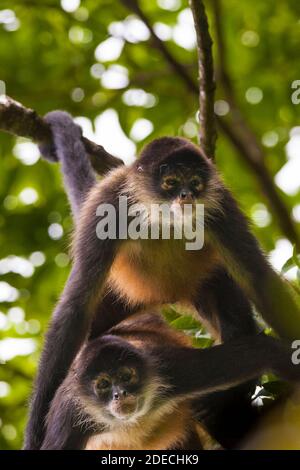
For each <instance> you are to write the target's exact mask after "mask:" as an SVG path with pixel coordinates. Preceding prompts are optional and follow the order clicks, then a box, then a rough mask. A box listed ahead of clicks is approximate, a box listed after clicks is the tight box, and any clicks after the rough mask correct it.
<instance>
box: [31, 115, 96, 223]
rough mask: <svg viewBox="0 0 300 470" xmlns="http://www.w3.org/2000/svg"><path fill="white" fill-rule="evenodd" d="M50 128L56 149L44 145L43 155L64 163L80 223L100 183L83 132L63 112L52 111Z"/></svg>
mask: <svg viewBox="0 0 300 470" xmlns="http://www.w3.org/2000/svg"><path fill="white" fill-rule="evenodd" d="M45 121H46V122H47V123H48V124H49V125H50V128H51V131H52V136H53V144H54V148H51V147H49V145H45V144H42V145H40V151H41V153H42V155H43V156H44V157H45V158H47V159H48V160H52V161H53V160H54V156H55V157H56V158H57V159H58V160H59V161H60V163H61V169H62V173H63V176H64V185H65V188H66V191H67V195H68V199H69V201H70V204H71V208H72V212H73V216H74V218H75V219H76V218H77V216H78V213H79V209H80V207H81V204H82V202H83V201H84V200H85V199H86V196H87V194H88V192H89V191H90V189H91V188H92V187H93V186H94V185H95V183H96V177H95V174H94V171H93V169H92V166H91V163H90V160H89V159H88V158H87V155H86V152H85V148H84V145H83V143H82V140H81V137H82V131H81V128H80V127H79V126H78V125H77V124H75V123H74V121H73V119H72V117H71V116H70V115H69V114H68V113H66V112H63V111H52V112H51V113H48V114H47V115H46V116H45Z"/></svg>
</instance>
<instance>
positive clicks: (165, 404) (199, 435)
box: [42, 313, 300, 450]
mask: <svg viewBox="0 0 300 470" xmlns="http://www.w3.org/2000/svg"><path fill="white" fill-rule="evenodd" d="M137 315H138V316H137ZM237 358H238V360H237ZM194 369H197V374H195V373H193V370H194ZM266 371H273V372H275V373H278V374H279V375H281V374H283V377H284V378H287V379H292V380H293V379H295V378H297V377H296V375H295V372H296V369H295V368H294V367H293V365H292V362H291V360H290V350H289V348H288V347H286V346H285V345H284V344H283V343H282V342H281V341H279V340H276V339H274V338H271V337H267V336H265V335H256V336H254V337H253V336H250V337H249V336H246V337H243V338H240V339H237V340H233V341H232V342H229V343H226V344H223V345H219V346H215V347H212V348H210V349H202V350H201V349H195V348H192V347H191V340H190V339H189V338H188V337H187V336H186V335H185V334H183V333H179V332H177V331H175V330H173V329H172V328H171V327H169V326H168V325H167V324H166V323H165V322H164V321H163V320H162V318H161V317H160V316H158V315H157V314H154V313H141V314H136V315H134V316H133V317H131V318H130V319H128V320H124V321H123V322H121V323H119V325H117V326H115V327H113V328H111V329H110V330H109V331H108V332H106V333H105V335H103V336H101V337H99V338H96V339H93V340H91V341H88V342H87V343H86V344H85V345H84V346H83V347H82V348H81V350H80V352H79V353H78V355H77V357H76V358H75V360H74V361H73V363H72V365H71V367H70V370H69V372H68V374H67V376H66V378H65V379H64V381H63V382H62V384H61V385H60V386H59V388H58V389H57V391H56V394H55V396H54V399H53V401H52V403H51V406H50V410H49V413H48V416H47V420H46V434H45V439H44V442H43V445H42V450H46V449H48V450H53V449H55V450H66V449H87V450H158V449H160V450H171V449H172V450H174V449H176V450H188V449H194V450H195V449H202V448H205V447H206V448H208V446H209V445H211V444H210V438H209V436H208V435H207V434H206V430H205V429H203V428H202V427H201V426H200V425H199V423H198V422H197V421H196V420H195V418H194V410H193V399H195V397H198V396H200V397H201V395H203V394H207V393H209V392H211V391H213V390H220V389H226V388H227V387H229V386H231V385H232V384H237V383H241V382H244V381H245V380H248V379H251V378H253V377H256V376H257V375H259V374H261V373H262V372H266ZM297 375H298V378H299V377H300V371H299V370H298V372H297Z"/></svg>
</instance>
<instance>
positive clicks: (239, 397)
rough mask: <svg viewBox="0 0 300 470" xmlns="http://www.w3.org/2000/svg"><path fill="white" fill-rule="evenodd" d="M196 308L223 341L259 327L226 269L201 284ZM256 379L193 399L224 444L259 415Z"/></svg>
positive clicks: (234, 441) (241, 433) (200, 416)
mask: <svg viewBox="0 0 300 470" xmlns="http://www.w3.org/2000/svg"><path fill="white" fill-rule="evenodd" d="M196 308H197V310H198V312H199V313H200V316H201V317H202V319H203V318H204V322H208V323H209V324H211V325H212V327H213V330H215V331H216V332H217V334H218V337H219V339H220V340H221V341H222V342H228V341H229V342H230V340H232V339H234V338H240V337H241V336H245V335H246V336H248V335H251V334H253V335H254V334H256V333H257V331H258V327H257V324H256V322H255V320H254V318H253V312H252V308H251V305H250V303H249V301H248V299H247V298H246V297H245V295H244V293H243V292H242V290H241V289H240V288H239V286H238V285H237V284H236V283H235V281H234V280H233V279H232V278H231V277H230V275H229V274H228V273H227V272H226V271H225V269H220V270H218V271H217V272H216V273H215V275H214V276H213V277H212V278H211V279H209V280H208V281H207V282H206V283H205V284H204V286H202V289H201V291H200V292H199V295H198V298H197V300H196ZM256 382H257V380H251V381H248V382H246V383H244V384H242V385H238V386H234V387H232V388H230V389H228V390H224V391H221V392H214V393H211V394H208V395H207V396H205V397H203V398H201V399H198V400H196V401H195V409H196V413H197V417H198V419H199V421H201V422H202V423H204V424H205V425H206V427H207V429H208V430H209V432H210V433H211V434H212V435H213V437H214V438H215V439H216V440H217V441H218V442H220V444H222V446H223V447H225V448H232V447H234V446H235V445H236V444H237V442H239V441H240V439H241V438H242V437H243V436H244V435H245V434H247V433H248V431H249V429H251V427H252V426H253V425H254V423H255V421H256V419H257V417H258V416H257V409H255V408H254V407H253V406H252V405H251V396H252V394H253V392H254V389H255V384H256Z"/></svg>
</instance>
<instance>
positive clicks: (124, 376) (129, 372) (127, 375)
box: [119, 367, 137, 383]
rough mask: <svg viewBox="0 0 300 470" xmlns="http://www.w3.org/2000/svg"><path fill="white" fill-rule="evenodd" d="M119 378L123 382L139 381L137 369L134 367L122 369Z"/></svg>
mask: <svg viewBox="0 0 300 470" xmlns="http://www.w3.org/2000/svg"><path fill="white" fill-rule="evenodd" d="M119 378H120V380H121V381H122V382H123V383H132V382H136V381H137V371H136V369H133V368H132V367H124V368H123V369H121V370H120V373H119Z"/></svg>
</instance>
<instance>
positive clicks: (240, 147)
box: [122, 0, 300, 249]
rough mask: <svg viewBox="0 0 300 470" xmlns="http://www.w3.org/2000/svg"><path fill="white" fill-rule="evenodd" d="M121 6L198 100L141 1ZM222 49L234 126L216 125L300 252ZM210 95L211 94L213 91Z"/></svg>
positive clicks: (220, 120)
mask: <svg viewBox="0 0 300 470" xmlns="http://www.w3.org/2000/svg"><path fill="white" fill-rule="evenodd" d="M122 2H123V4H124V5H126V6H127V7H128V8H130V9H131V10H132V11H133V12H134V13H135V14H136V15H138V16H139V17H140V19H141V20H142V21H143V22H144V23H145V24H146V26H147V27H148V29H149V31H150V33H151V36H152V39H153V41H154V44H155V47H156V48H157V49H159V51H160V52H161V54H162V55H163V57H164V58H165V59H166V61H167V62H168V63H169V65H170V67H171V68H172V69H173V70H174V72H175V73H176V74H177V75H178V76H179V77H180V78H181V79H182V81H183V82H184V83H185V85H186V87H187V89H188V90H189V91H190V92H192V93H193V94H195V95H197V96H198V93H199V90H198V86H197V84H196V83H195V82H194V80H193V79H192V78H191V77H190V75H189V73H188V72H187V71H186V69H185V67H184V66H183V65H182V64H181V63H180V62H178V61H177V60H176V58H175V57H173V55H172V54H171V53H170V52H169V50H168V49H167V47H166V45H165V44H164V42H163V41H162V40H161V39H160V38H159V37H158V36H157V35H156V34H155V31H154V30H153V28H152V27H151V22H150V21H149V19H148V18H147V16H146V15H145V13H144V12H142V10H141V9H140V7H139V4H138V0H122ZM190 2H191V3H193V4H194V5H195V12H196V22H195V28H196V31H197V39H198V34H200V35H201V36H203V34H204V35H206V41H208V43H205V44H206V48H207V47H211V42H209V40H208V39H207V35H209V31H208V27H206V28H205V31H204V32H203V31H202V32H201V28H202V27H203V26H201V24H202V22H203V21H204V20H203V16H202V14H201V11H202V12H203V10H204V12H205V9H204V7H203V4H202V1H201V2H200V1H199V0H190ZM215 2H218V0H215ZM199 3H201V4H202V8H203V10H202V9H201V7H199ZM215 6H216V5H214V7H215ZM216 11H217V12H218V8H216V10H215V12H216ZM219 11H220V10H219ZM217 16H218V25H216V29H218V30H219V32H217V35H218V36H219V37H218V45H219V43H220V41H219V39H220V37H221V36H220V34H221V17H220V16H219V13H218V15H217ZM200 17H201V18H202V20H201V24H200V23H199V24H198V21H199V18H200ZM194 18H195V14H194ZM206 21H207V20H206ZM202 41H204V39H203V38H202ZM210 41H211V40H210ZM209 43H210V46H209ZM202 44H203V43H202ZM221 47H222V48H223V49H222V50H223V53H221V54H220V57H221V59H222V62H221V64H220V78H221V77H222V84H223V86H226V89H227V99H228V102H229V104H230V106H231V111H232V112H231V114H232V122H229V121H228V120H225V119H224V118H222V117H220V116H216V122H217V124H218V126H219V127H220V129H221V130H222V132H223V133H224V135H225V136H226V137H227V138H228V140H229V141H230V142H231V144H232V145H233V147H234V148H235V149H236V151H237V152H238V154H239V155H240V158H241V159H242V160H243V161H244V162H245V163H246V165H247V166H248V168H249V169H250V170H251V172H252V173H253V174H254V175H255V177H256V178H257V181H258V182H259V184H260V187H261V190H262V193H263V194H264V195H265V197H266V199H267V200H268V202H269V204H270V207H271V209H272V212H273V214H274V215H275V217H276V219H277V220H278V224H279V226H280V228H281V230H282V233H283V234H284V235H285V236H286V237H287V238H288V239H289V240H290V241H291V242H292V243H294V244H296V245H297V247H298V248H299V249H300V235H299V233H298V232H297V229H296V227H295V224H294V223H293V221H292V219H291V217H290V214H289V211H288V209H287V208H286V206H285V204H284V203H283V201H282V199H281V197H280V195H279V192H278V189H277V188H276V186H275V184H274V181H273V179H272V177H271V175H270V174H269V172H268V170H267V168H266V166H265V164H264V153H263V149H262V147H261V146H260V145H259V143H258V142H257V139H256V136H255V134H254V133H253V132H252V130H251V129H250V128H249V126H248V125H246V123H245V121H244V119H243V117H242V115H241V113H240V111H239V108H238V106H237V105H236V102H235V97H234V93H233V89H232V85H231V81H230V79H229V75H228V74H227V71H226V67H224V64H225V49H224V43H223V41H221ZM198 48H199V39H198ZM200 48H201V51H202V52H201V53H204V50H206V48H204V47H203V45H200ZM198 53H199V51H198ZM210 54H211V52H210ZM200 61H201V66H202V65H203V67H205V64H207V62H206V61H204V60H203V61H202V59H200V58H199V64H200ZM208 62H209V61H208ZM209 67H210V69H209V71H208V72H204V75H205V77H212V76H213V74H212V70H211V67H212V62H209ZM200 74H201V78H202V76H203V75H202V73H201V71H200ZM210 93H212V91H211V90H210ZM229 96H230V100H229ZM200 101H201V96H200ZM203 129H204V127H203Z"/></svg>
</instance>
